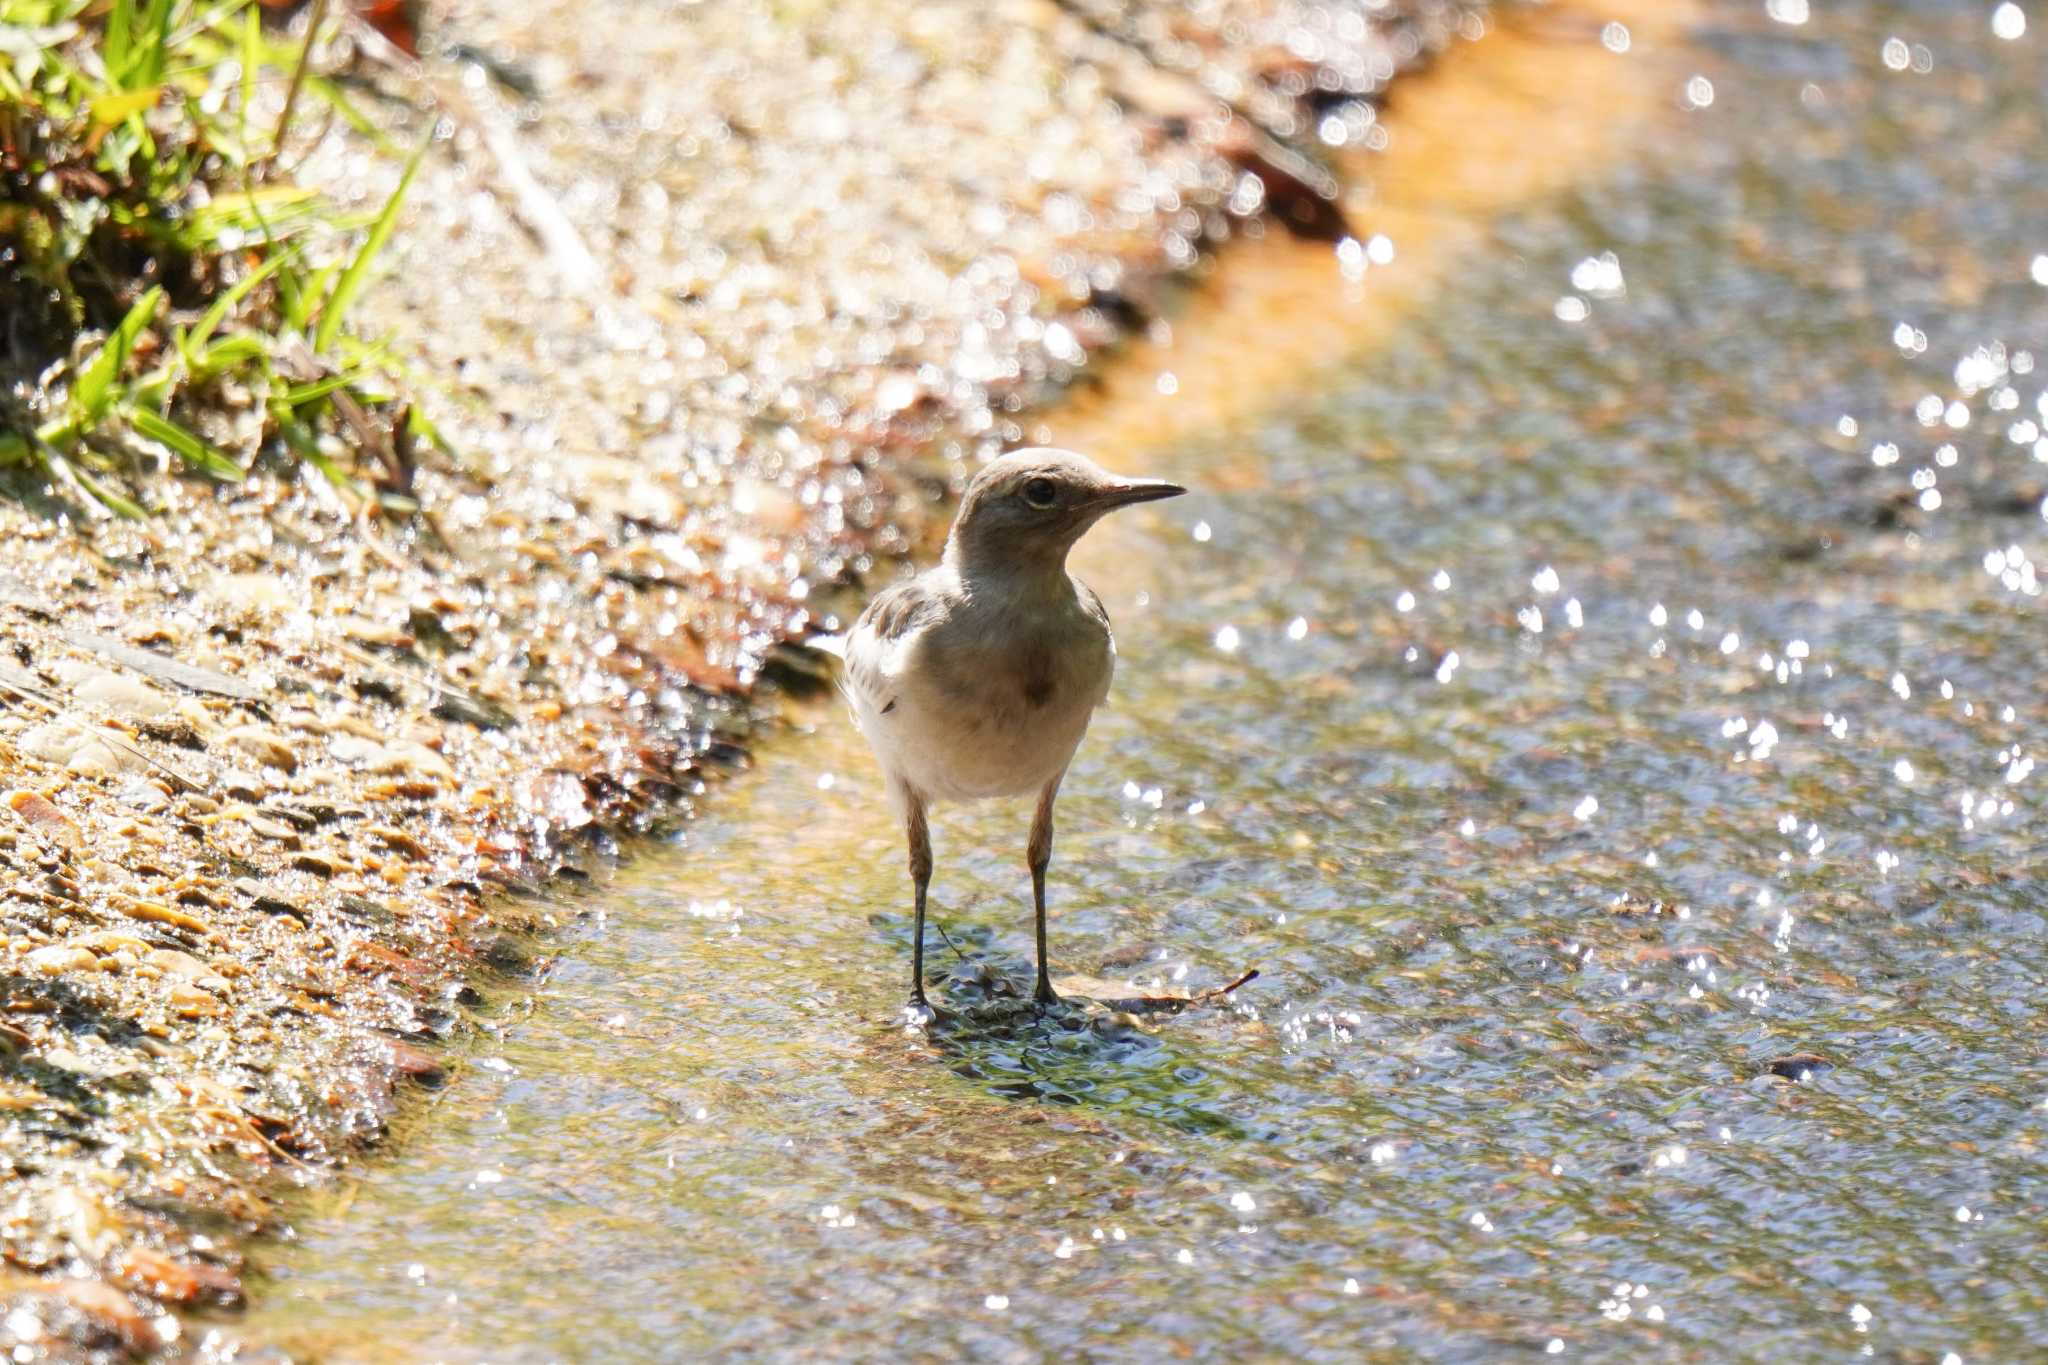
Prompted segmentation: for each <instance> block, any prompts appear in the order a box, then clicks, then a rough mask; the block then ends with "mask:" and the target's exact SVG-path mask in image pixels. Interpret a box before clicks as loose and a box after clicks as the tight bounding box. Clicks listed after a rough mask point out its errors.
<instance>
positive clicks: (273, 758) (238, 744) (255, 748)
mask: <svg viewBox="0 0 2048 1365" xmlns="http://www.w3.org/2000/svg"><path fill="white" fill-rule="evenodd" d="M221 741H222V742H223V743H225V744H227V745H229V746H231V747H233V748H236V749H240V750H241V751H242V752H243V753H245V754H247V755H249V756H250V757H251V758H253V759H255V760H256V761H257V762H258V763H261V764H262V765H263V766H264V767H266V768H277V769H280V770H281V771H284V772H288V773H295V772H297V771H298V770H299V756H298V754H297V753H295V752H294V751H293V749H292V746H291V745H290V744H289V743H288V742H287V741H286V740H285V738H284V737H283V736H282V735H280V734H278V733H277V732H275V731H273V730H266V729H264V728H263V727H262V726H260V725H237V726H236V727H235V728H234V729H232V730H230V731H228V732H227V733H226V734H225V735H222V736H221Z"/></svg>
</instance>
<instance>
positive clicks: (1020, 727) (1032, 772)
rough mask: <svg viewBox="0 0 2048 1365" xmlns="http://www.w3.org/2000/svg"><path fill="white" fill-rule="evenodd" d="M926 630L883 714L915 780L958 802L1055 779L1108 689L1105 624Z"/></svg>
mask: <svg viewBox="0 0 2048 1365" xmlns="http://www.w3.org/2000/svg"><path fill="white" fill-rule="evenodd" d="M954 624H955V625H956V626H958V627H965V628H953V629H944V630H933V631H930V632H927V634H926V636H925V637H924V638H923V639H921V640H920V641H919V642H918V648H917V649H916V651H915V652H914V655H913V657H912V658H911V659H910V660H909V666H908V667H906V668H905V669H904V671H903V677H902V681H903V683H904V684H905V686H904V687H903V688H902V691H901V694H900V697H901V699H900V702H899V705H898V706H897V708H896V710H895V711H894V712H892V713H890V714H889V716H888V717H886V719H885V721H884V723H885V724H890V725H891V726H892V727H893V728H894V729H895V732H896V733H897V735H898V736H899V737H900V739H901V741H902V744H901V752H902V753H903V755H904V763H903V768H904V770H905V774H906V776H908V777H910V779H911V781H912V783H913V785H916V786H918V787H919V788H920V789H921V790H924V791H926V792H927V793H928V794H930V795H933V796H940V797H950V798H953V799H966V798H972V797H982V796H1003V795H1011V794H1017V793H1023V792H1030V791H1035V790H1037V789H1038V788H1040V787H1042V786H1043V785H1044V784H1045V783H1047V782H1049V781H1051V780H1052V778H1054V777H1055V776H1057V775H1058V774H1059V773H1060V772H1061V771H1062V770H1063V769H1064V768H1065V767H1066V766H1067V763H1068V761H1069V760H1071V759H1072V757H1073V754H1074V749H1075V748H1076V747H1077V746H1078V745H1079V744H1080V742H1081V737H1082V736H1083V735H1084V734H1086V733H1087V730H1088V720H1089V717H1090V716H1091V715H1092V714H1093V712H1094V710H1095V708H1096V707H1097V706H1098V705H1100V704H1101V702H1102V700H1103V698H1104V697H1105V696H1106V695H1107V694H1108V691H1109V682H1110V676H1111V673H1112V672H1113V670H1114V668H1115V652H1114V650H1113V648H1112V646H1111V644H1110V639H1109V633H1108V630H1107V628H1106V627H1103V626H1102V625H1101V623H1100V622H1098V621H1095V620H1094V619H1092V618H1086V617H1083V618H1082V619H1081V620H1079V621H1058V620H1055V621H1051V622H1042V621H1031V620H1028V619H1027V620H1023V621H1011V622H1009V623H1007V628H1005V623H1000V622H996V623H986V622H984V623H977V622H974V621H972V620H969V621H966V622H960V623H954Z"/></svg>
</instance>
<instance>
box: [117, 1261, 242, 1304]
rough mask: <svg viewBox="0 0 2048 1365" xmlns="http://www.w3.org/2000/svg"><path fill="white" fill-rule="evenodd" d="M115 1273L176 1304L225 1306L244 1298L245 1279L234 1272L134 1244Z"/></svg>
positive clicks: (132, 1286) (118, 1263)
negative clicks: (243, 1284) (173, 1256)
mask: <svg viewBox="0 0 2048 1365" xmlns="http://www.w3.org/2000/svg"><path fill="white" fill-rule="evenodd" d="M114 1274H115V1276H116V1277H117V1278H118V1279H120V1280H121V1281H122V1282H123V1283H124V1284H126V1285H128V1286H129V1287H130V1288H132V1289H137V1290H140V1291H141V1292H143V1293H145V1294H149V1295H151V1296H153V1297H155V1298H159V1299H168V1300H170V1301H171V1302H173V1303H187V1304H189V1303H197V1302H199V1301H201V1300H202V1299H203V1300H205V1301H206V1302H208V1303H213V1304H217V1305H220V1306H222V1307H233V1306H234V1305H236V1304H238V1303H240V1302H241V1301H242V1282H241V1280H239V1279H238V1278H236V1276H235V1274H234V1272H233V1271H230V1270H226V1269H223V1268H222V1267H220V1266H217V1265H208V1264H207V1263H206V1262H204V1261H180V1260H175V1259H173V1258H172V1257H169V1256H166V1255H164V1254H163V1253H162V1252H160V1251H154V1250H151V1249H150V1248H148V1247H131V1248H129V1249H128V1250H127V1251H124V1252H122V1253H121V1255H120V1257H119V1258H118V1259H117V1260H116V1261H115V1263H114Z"/></svg>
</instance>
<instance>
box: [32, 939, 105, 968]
mask: <svg viewBox="0 0 2048 1365" xmlns="http://www.w3.org/2000/svg"><path fill="white" fill-rule="evenodd" d="M28 965H29V966H31V967H33V968H34V969H35V970H37V971H39V972H41V973H42V974H43V975H44V976H63V975H64V974H65V973H67V972H92V971H98V970H99V965H100V960H99V959H98V958H96V957H94V956H93V955H92V953H91V952H90V951H88V950H87V949H84V948H78V947H74V946H72V945H71V944H69V943H53V944H51V945H50V946H49V947H47V948H38V949H36V950H35V951H34V952H32V953H30V954H29V955H28Z"/></svg>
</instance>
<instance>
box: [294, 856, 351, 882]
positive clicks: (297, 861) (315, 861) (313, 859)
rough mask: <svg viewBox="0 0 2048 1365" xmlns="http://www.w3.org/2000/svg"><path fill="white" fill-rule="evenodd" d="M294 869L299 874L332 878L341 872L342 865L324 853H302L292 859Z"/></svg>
mask: <svg viewBox="0 0 2048 1365" xmlns="http://www.w3.org/2000/svg"><path fill="white" fill-rule="evenodd" d="M292 867H293V869H294V870H296V871H299V872H310V873H312V874H313V875H314V876H316V877H332V876H333V875H334V874H335V873H337V872H339V871H341V864H340V863H338V862H336V861H335V860H334V859H332V858H330V857H328V856H327V855H326V854H324V853H300V854H296V855H294V856H293V858H292Z"/></svg>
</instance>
